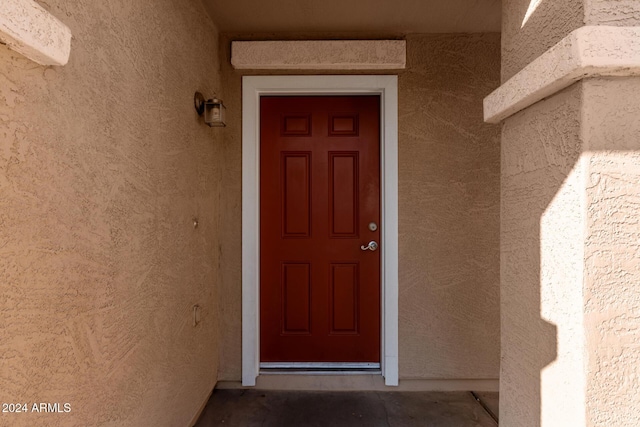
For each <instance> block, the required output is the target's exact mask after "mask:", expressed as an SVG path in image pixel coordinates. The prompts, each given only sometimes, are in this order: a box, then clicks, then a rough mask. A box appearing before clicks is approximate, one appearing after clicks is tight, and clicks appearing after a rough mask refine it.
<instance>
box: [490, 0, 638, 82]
mask: <svg viewBox="0 0 640 427" xmlns="http://www.w3.org/2000/svg"><path fill="white" fill-rule="evenodd" d="M583 25H609V26H618V27H619V26H638V25H640V2H639V1H637V0H562V1H552V0H503V1H502V81H503V82H504V81H507V80H508V79H509V78H511V77H512V76H513V75H514V74H516V73H517V72H518V71H520V70H521V69H522V68H524V67H526V66H527V65H528V64H529V63H530V62H531V61H533V60H534V59H536V58H537V57H538V56H540V55H542V54H543V53H544V52H546V51H547V49H549V48H550V47H552V46H553V45H555V44H556V43H558V42H559V41H560V40H562V39H563V38H564V37H566V36H567V35H568V34H569V33H570V32H571V31H573V30H575V29H578V28H580V27H582V26H583Z"/></svg>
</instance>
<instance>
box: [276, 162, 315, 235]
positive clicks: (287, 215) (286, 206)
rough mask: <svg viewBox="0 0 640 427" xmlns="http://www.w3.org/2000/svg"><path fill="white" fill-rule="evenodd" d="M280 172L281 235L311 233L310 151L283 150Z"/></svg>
mask: <svg viewBox="0 0 640 427" xmlns="http://www.w3.org/2000/svg"><path fill="white" fill-rule="evenodd" d="M281 165H282V166H281V173H282V193H281V195H280V198H281V200H282V213H283V215H282V230H283V233H282V236H283V237H285V238H287V237H297V238H299V237H309V236H310V235H311V194H310V192H311V174H310V170H309V169H310V167H311V153H309V152H307V153H296V152H283V153H282V159H281Z"/></svg>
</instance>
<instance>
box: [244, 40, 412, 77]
mask: <svg viewBox="0 0 640 427" xmlns="http://www.w3.org/2000/svg"><path fill="white" fill-rule="evenodd" d="M406 63H407V43H406V41H405V40H303V41H297V40H296V41H234V42H232V43H231V65H233V67H234V68H236V69H250V70H402V69H404V68H405V67H406Z"/></svg>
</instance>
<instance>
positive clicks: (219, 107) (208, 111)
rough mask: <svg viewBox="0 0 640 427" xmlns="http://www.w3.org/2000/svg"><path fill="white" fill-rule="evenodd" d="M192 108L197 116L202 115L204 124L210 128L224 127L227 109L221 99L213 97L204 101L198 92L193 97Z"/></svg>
mask: <svg viewBox="0 0 640 427" xmlns="http://www.w3.org/2000/svg"><path fill="white" fill-rule="evenodd" d="M193 106H194V107H195V109H196V111H197V112H198V115H199V116H202V115H203V114H204V122H205V123H206V124H207V125H209V126H210V127H224V126H226V123H225V116H226V111H227V108H226V107H225V106H224V104H223V103H222V100H221V99H218V98H216V97H215V95H214V97H213V98H211V99H208V100H206V101H205V98H204V96H203V95H202V94H201V93H200V92H196V93H195V94H194V95H193Z"/></svg>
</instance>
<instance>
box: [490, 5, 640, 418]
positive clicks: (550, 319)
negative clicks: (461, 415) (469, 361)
mask: <svg viewBox="0 0 640 427" xmlns="http://www.w3.org/2000/svg"><path fill="white" fill-rule="evenodd" d="M609 27H610V28H609ZM638 34H640V2H638V1H637V0H567V1H562V2H556V1H551V0H504V1H503V39H502V55H503V56H502V77H503V86H501V88H500V89H498V90H497V91H496V92H494V94H492V95H491V96H489V97H488V98H487V99H486V100H485V114H486V117H487V119H488V121H493V122H497V121H502V123H503V131H502V166H501V236H500V243H501V349H502V350H501V352H502V355H501V377H500V425H501V426H507V427H510V426H518V427H525V426H545V427H547V426H562V427H565V426H629V427H631V426H638V425H640V37H638ZM550 76H551V77H550ZM545 79H546V80H545Z"/></svg>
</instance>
